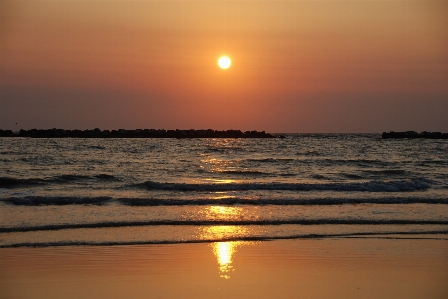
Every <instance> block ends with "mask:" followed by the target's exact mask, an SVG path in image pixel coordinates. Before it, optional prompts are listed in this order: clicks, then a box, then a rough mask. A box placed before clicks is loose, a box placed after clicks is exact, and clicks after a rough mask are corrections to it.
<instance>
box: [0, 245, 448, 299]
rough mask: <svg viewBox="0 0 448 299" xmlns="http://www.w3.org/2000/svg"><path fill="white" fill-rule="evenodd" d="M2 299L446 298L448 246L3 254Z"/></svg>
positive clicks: (92, 249)
mask: <svg viewBox="0 0 448 299" xmlns="http://www.w3.org/2000/svg"><path fill="white" fill-rule="evenodd" d="M0 262H1V267H0V269H1V270H0V271H1V272H0V275H1V276H0V278H1V279H0V289H1V293H0V297H1V298H2V299H3V298H5V299H6V298H8V299H12V298H47V299H48V298H124V297H127V298H406V299H409V298H446V297H447V295H448V285H447V284H446V281H448V242H447V241H446V240H440V239H434V240H428V239H426V240H419V239H377V238H367V239H366V238H357V239H317V240H316V239H314V240H303V239H302V240H279V241H267V242H266V241H265V242H221V243H201V244H177V245H141V246H98V247H96V246H79V247H76V246H74V247H73V246H70V247H44V248H4V249H0Z"/></svg>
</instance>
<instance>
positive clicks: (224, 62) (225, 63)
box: [218, 56, 232, 69]
mask: <svg viewBox="0 0 448 299" xmlns="http://www.w3.org/2000/svg"><path fill="white" fill-rule="evenodd" d="M231 64H232V61H231V60H230V58H229V57H227V56H222V57H220V58H219V60H218V65H219V67H220V68H222V69H228V68H229V67H230V65H231Z"/></svg>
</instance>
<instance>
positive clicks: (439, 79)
mask: <svg viewBox="0 0 448 299" xmlns="http://www.w3.org/2000/svg"><path fill="white" fill-rule="evenodd" d="M447 3H448V1H424V0H419V1H406V0H400V1H393V0H392V1H387V0H382V1H378V0H353V1H338V0H323V1H319V0H310V1H306V0H305V1H241V0H240V1H238V0H237V1H211V0H210V1H188V0H184V1H169V0H163V1H151V0H146V1H129V0H127V1H113V0H112V1H90V0H79V1H68V0H52V1H40V0H33V1H21V0H13V1H5V0H0V30H1V31H0V55H1V61H0V70H1V74H0V76H1V77H0V80H1V81H0V128H1V129H13V130H15V129H20V128H23V129H31V128H38V129H39V128H44V129H45V128H54V127H56V128H64V129H75V128H77V129H87V128H90V129H92V128H95V127H99V128H101V129H118V128H126V129H136V128H156V129H157V128H165V129H174V128H179V129H202V128H204V129H208V128H213V129H241V130H265V131H269V132H382V131H389V130H395V131H400V130H416V131H423V130H427V131H444V132H448V117H447V115H448V4H447ZM221 55H227V56H229V57H230V58H231V59H232V65H231V67H230V68H229V69H227V70H222V69H220V68H219V67H218V65H217V60H218V58H219V57H220V56H221ZM16 123H17V125H16Z"/></svg>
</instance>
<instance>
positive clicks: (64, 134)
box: [0, 128, 284, 138]
mask: <svg viewBox="0 0 448 299" xmlns="http://www.w3.org/2000/svg"><path fill="white" fill-rule="evenodd" d="M0 137H31V138H276V136H273V135H271V134H269V133H266V132H265V131H261V132H258V131H246V132H241V131H240V130H227V131H217V130H212V129H208V130H193V129H192V130H163V129H162V130H155V129H136V130H125V129H118V130H112V131H109V130H103V131H102V130H100V129H99V128H95V129H93V130H63V129H56V128H53V129H48V130H38V129H31V130H23V129H22V130H20V131H19V132H18V133H14V132H12V131H11V130H1V129H0ZM280 137H283V138H284V136H280Z"/></svg>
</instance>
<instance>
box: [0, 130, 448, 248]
mask: <svg viewBox="0 0 448 299" xmlns="http://www.w3.org/2000/svg"><path fill="white" fill-rule="evenodd" d="M285 136H286V138H274V139H171V138H166V139H157V138H153V139H144V138H141V139H138V138H134V139H127V138H122V139H118V138H117V139H115V138H113V139H112V138H111V139H95V138H92V139H82V138H48V139H45V138H41V139H38V138H36V139H34V138H0V215H1V217H0V247H2V248H7V247H22V246H28V247H30V246H31V247H40V246H44V247H45V246H77V245H84V246H86V245H87V246H88V245H96V246H112V245H133V244H178V243H201V242H202V243H207V242H210V243H211V242H221V241H264V240H276V239H304V238H306V239H309V238H312V239H323V238H391V239H393V238H419V239H448V141H447V140H436V139H388V140H383V139H381V135H379V134H285Z"/></svg>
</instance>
